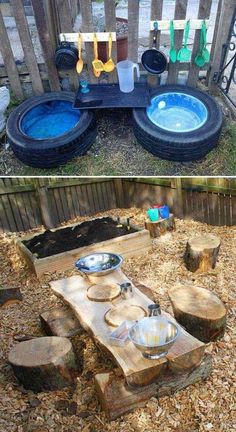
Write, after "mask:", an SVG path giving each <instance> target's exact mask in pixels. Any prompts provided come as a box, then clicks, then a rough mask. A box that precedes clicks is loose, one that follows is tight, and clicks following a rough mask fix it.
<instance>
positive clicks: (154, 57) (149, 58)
mask: <svg viewBox="0 0 236 432" xmlns="http://www.w3.org/2000/svg"><path fill="white" fill-rule="evenodd" d="M141 61H142V65H143V67H144V68H145V69H146V71H148V72H149V73H151V74H153V75H160V74H162V73H163V72H164V71H165V70H166V68H167V64H168V61H167V57H166V55H165V54H164V53H163V52H161V51H158V49H157V28H155V30H154V33H153V48H151V49H149V50H147V51H145V52H144V53H143V55H142V60H141Z"/></svg>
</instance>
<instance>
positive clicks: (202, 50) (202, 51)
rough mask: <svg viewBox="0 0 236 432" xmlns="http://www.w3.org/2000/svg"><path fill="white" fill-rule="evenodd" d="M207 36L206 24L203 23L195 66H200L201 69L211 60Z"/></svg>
mask: <svg viewBox="0 0 236 432" xmlns="http://www.w3.org/2000/svg"><path fill="white" fill-rule="evenodd" d="M206 34H207V28H206V22H205V21H203V23H202V29H201V35H200V47H199V51H198V53H197V55H196V57H195V59H194V63H195V65H196V66H198V67H199V68H201V67H203V66H204V65H205V63H207V62H209V60H210V53H209V51H208V49H207V47H206V46H207V40H206Z"/></svg>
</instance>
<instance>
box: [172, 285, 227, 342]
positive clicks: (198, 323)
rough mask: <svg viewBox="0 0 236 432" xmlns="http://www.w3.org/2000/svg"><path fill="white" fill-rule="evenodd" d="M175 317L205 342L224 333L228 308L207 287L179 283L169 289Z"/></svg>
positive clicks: (192, 333)
mask: <svg viewBox="0 0 236 432" xmlns="http://www.w3.org/2000/svg"><path fill="white" fill-rule="evenodd" d="M168 294H169V298H170V301H171V304H172V308H173V312H174V316H175V319H176V320H177V321H178V322H179V323H180V324H181V325H182V326H184V327H185V328H186V330H187V331H188V332H189V333H190V334H191V335H193V336H194V337H196V338H197V339H199V340H201V341H203V342H210V341H214V340H216V339H217V338H219V337H220V336H222V335H223V334H224V330H225V327H226V309H225V306H224V304H223V303H222V301H221V300H220V299H219V298H218V297H217V296H216V295H215V294H214V293H212V292H210V291H208V290H206V289H205V288H201V287H196V286H192V285H177V286H176V287H174V288H172V289H170V290H169V291H168Z"/></svg>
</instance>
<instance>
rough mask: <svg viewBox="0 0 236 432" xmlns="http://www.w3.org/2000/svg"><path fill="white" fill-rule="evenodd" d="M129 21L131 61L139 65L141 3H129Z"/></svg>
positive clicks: (132, 0) (131, 1) (130, 1)
mask: <svg viewBox="0 0 236 432" xmlns="http://www.w3.org/2000/svg"><path fill="white" fill-rule="evenodd" d="M128 21H129V32H128V40H129V49H128V57H129V60H131V61H133V62H135V63H137V61H138V37H139V1H137V0H129V1H128Z"/></svg>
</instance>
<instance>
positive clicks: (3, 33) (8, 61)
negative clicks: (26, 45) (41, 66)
mask: <svg viewBox="0 0 236 432" xmlns="http://www.w3.org/2000/svg"><path fill="white" fill-rule="evenodd" d="M0 41H1V44H0V51H1V53H2V57H3V63H4V65H5V67H6V70H7V75H8V78H9V81H10V85H11V89H12V91H13V93H14V94H15V95H16V97H17V98H19V99H23V98H24V94H23V91H22V88H21V83H20V77H19V75H18V70H17V66H16V63H15V59H14V55H13V52H12V48H11V44H10V41H9V38H8V34H7V30H6V27H5V24H4V20H3V16H2V12H1V9H0Z"/></svg>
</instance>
